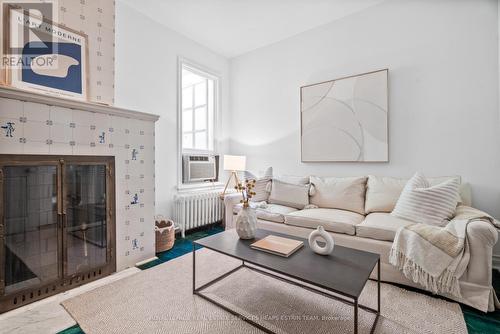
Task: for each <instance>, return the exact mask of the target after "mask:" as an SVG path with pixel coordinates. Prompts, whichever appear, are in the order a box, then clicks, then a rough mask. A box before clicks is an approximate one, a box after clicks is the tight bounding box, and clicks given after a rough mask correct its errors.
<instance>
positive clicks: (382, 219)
mask: <svg viewBox="0 0 500 334" xmlns="http://www.w3.org/2000/svg"><path fill="white" fill-rule="evenodd" d="M410 224H415V223H414V222H411V221H409V220H405V219H402V218H398V217H394V216H391V214H390V213H385V212H375V213H370V214H369V215H368V216H366V218H365V220H364V221H363V222H362V223H361V224H358V225H356V235H357V236H359V237H363V238H371V239H377V240H386V241H394V236H395V235H396V231H397V230H398V229H399V228H400V227H404V226H408V225H410Z"/></svg>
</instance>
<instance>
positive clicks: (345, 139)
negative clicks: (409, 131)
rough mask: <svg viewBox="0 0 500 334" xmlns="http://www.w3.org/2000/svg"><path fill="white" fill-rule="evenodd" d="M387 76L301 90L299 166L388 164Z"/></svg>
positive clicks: (370, 75)
mask: <svg viewBox="0 0 500 334" xmlns="http://www.w3.org/2000/svg"><path fill="white" fill-rule="evenodd" d="M388 74H389V70H387V69H384V70H378V71H373V72H368V73H363V74H359V75H354V76H349V77H345V78H340V79H335V80H330V81H326V82H321V83H317V84H313V85H308V86H303V87H301V89H300V97H301V112H300V114H301V156H302V162H388V161H389V133H388V111H389V110H388V104H389V103H388Z"/></svg>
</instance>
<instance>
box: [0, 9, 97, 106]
mask: <svg viewBox="0 0 500 334" xmlns="http://www.w3.org/2000/svg"><path fill="white" fill-rule="evenodd" d="M3 13H4V19H3V22H4V26H3V32H4V36H3V40H4V45H3V52H4V55H3V56H4V64H3V65H4V76H5V79H4V82H5V84H6V85H8V86H11V87H13V88H17V89H21V90H25V91H31V92H36V93H40V94H45V95H50V96H55V97H59V98H67V99H72V100H79V101H85V102H87V101H88V79H89V78H88V58H89V57H88V37H87V35H86V34H83V33H81V32H78V31H76V30H73V29H71V28H68V27H66V26H63V25H59V24H57V23H55V22H52V21H51V20H48V19H46V18H42V17H38V16H36V15H34V14H32V13H29V12H28V11H25V10H24V9H23V8H21V7H18V6H15V5H12V4H5V5H4V8H3ZM26 29H29V32H28V33H26ZM27 36H28V40H25V39H26V37H27ZM5 59H7V62H8V63H7V64H5Z"/></svg>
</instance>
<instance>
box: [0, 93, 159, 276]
mask: <svg viewBox="0 0 500 334" xmlns="http://www.w3.org/2000/svg"><path fill="white" fill-rule="evenodd" d="M154 136H155V134H154V122H148V121H142V120H138V119H130V118H124V117H118V116H113V115H105V114H99V113H93V112H87V111H83V110H73V109H67V108H61V107H56V106H49V105H45V104H38V103H31V102H23V101H19V100H13V99H4V98H0V153H1V154H64V155H111V156H115V168H116V172H115V175H116V180H115V181H116V246H117V249H116V254H117V270H122V269H124V268H126V267H129V266H133V265H134V264H135V263H137V262H139V261H142V260H144V259H148V258H151V257H153V256H154V254H155V251H154V243H155V241H154V239H155V238H154V212H155V208H154V206H155V203H154V201H155V175H154V172H155V168H154V163H155V161H154V159H155V152H154V150H155V147H154V145H155V144H154V143H155V137H154Z"/></svg>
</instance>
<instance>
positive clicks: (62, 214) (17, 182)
mask: <svg viewBox="0 0 500 334" xmlns="http://www.w3.org/2000/svg"><path fill="white" fill-rule="evenodd" d="M113 174H114V158H113V157H81V156H57V157H56V156H28V155H26V156H14V155H0V313H2V312H4V311H7V310H9V309H13V308H16V307H19V306H22V305H25V304H27V303H30V302H32V301H35V300H38V299H41V298H44V297H47V296H49V295H51V294H55V293H57V292H61V291H64V290H67V289H69V288H70V287H74V286H78V285H80V284H83V283H85V282H88V281H91V280H94V279H97V278H100V277H102V276H105V275H108V274H110V273H112V272H114V271H115V268H116V264H115V258H114V242H115V221H114V214H113V212H114V176H113Z"/></svg>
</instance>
